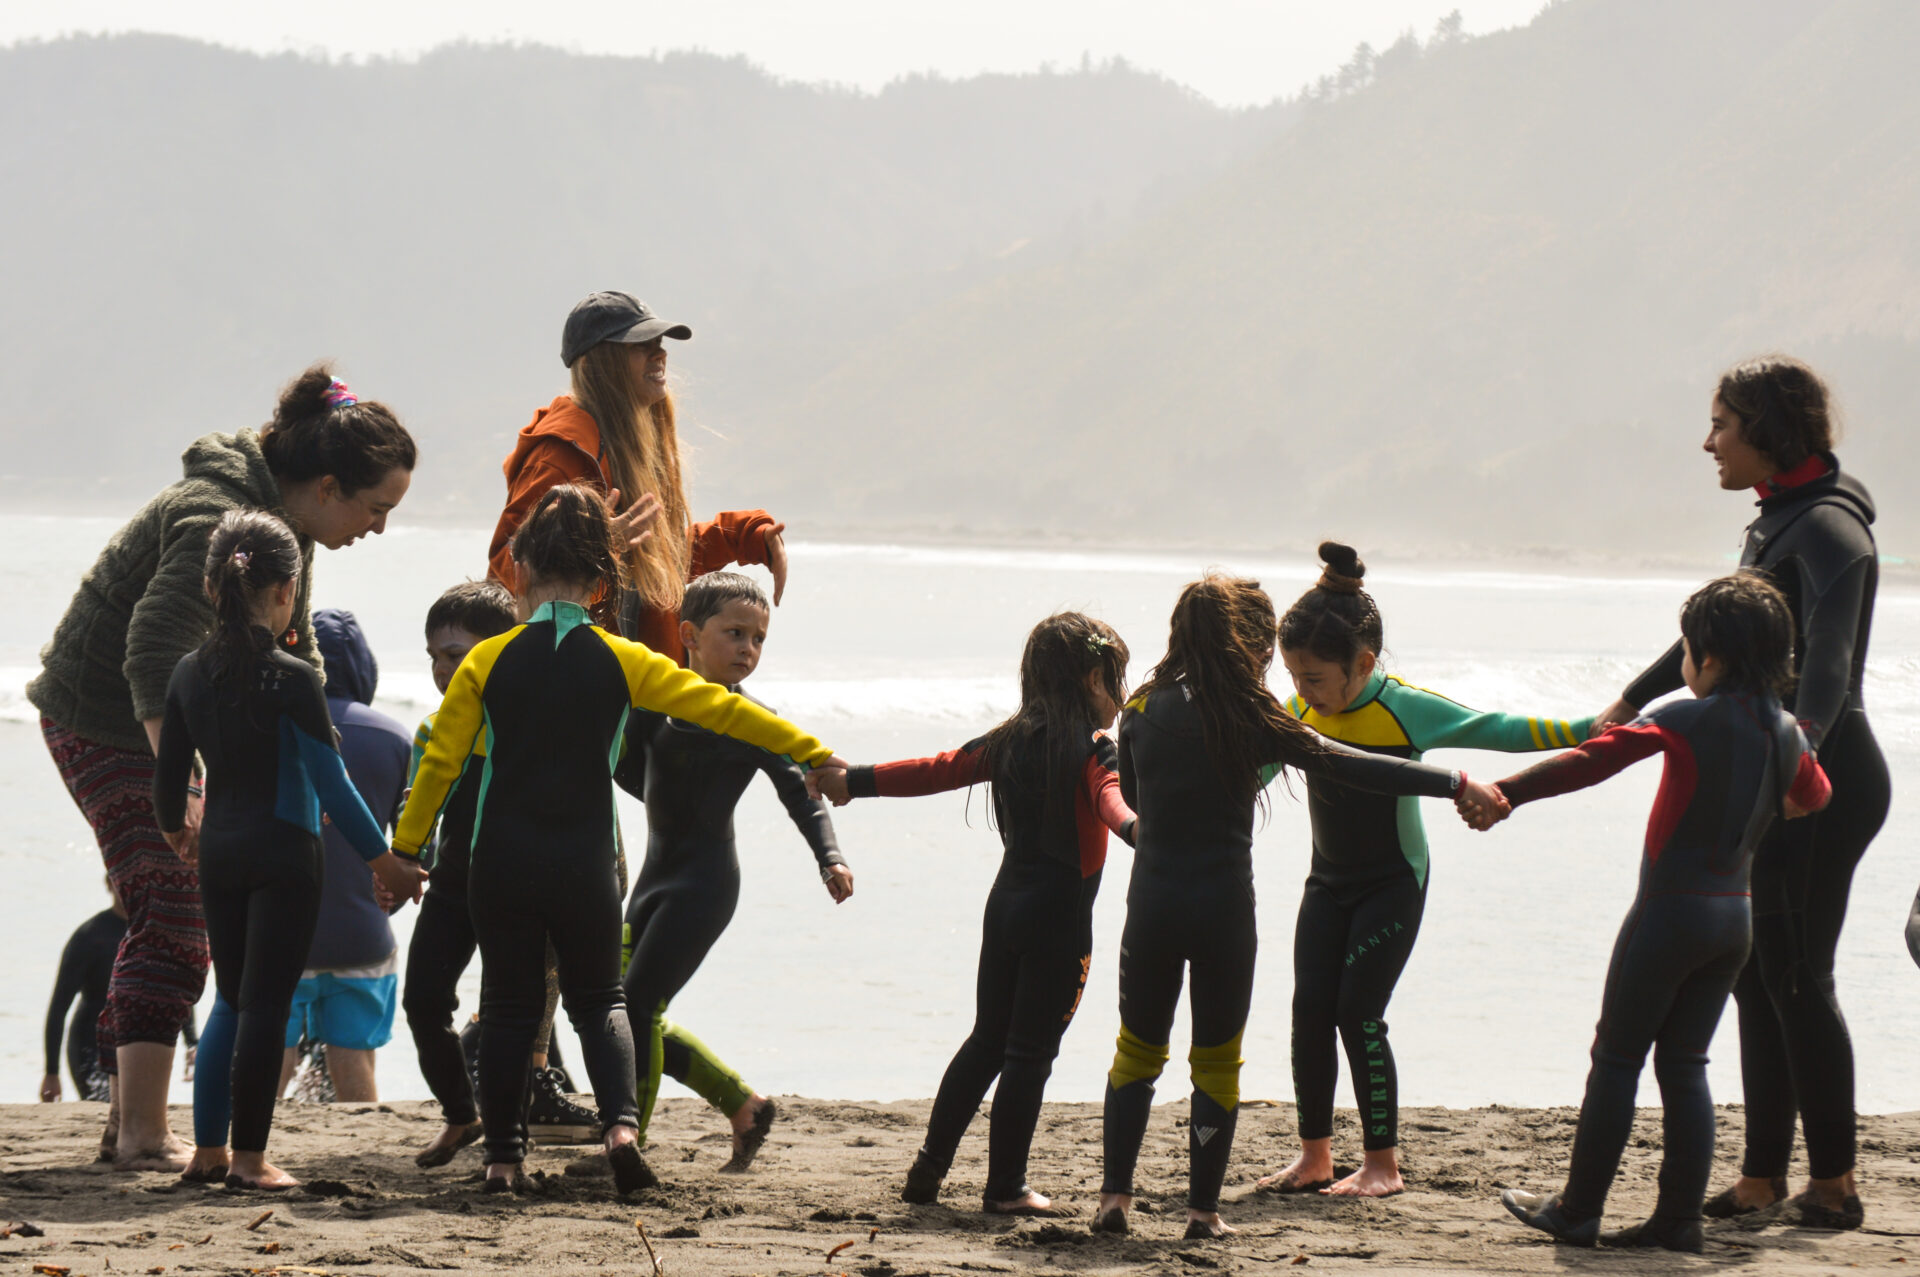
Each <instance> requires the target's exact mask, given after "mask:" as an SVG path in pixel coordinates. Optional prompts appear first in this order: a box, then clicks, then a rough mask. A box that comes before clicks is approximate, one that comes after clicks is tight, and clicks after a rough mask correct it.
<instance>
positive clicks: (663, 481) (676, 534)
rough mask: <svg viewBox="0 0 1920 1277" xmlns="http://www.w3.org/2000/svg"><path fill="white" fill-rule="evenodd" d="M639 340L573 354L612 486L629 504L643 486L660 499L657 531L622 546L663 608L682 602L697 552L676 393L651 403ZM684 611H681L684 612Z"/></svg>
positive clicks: (577, 393) (575, 376)
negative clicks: (638, 364) (691, 538)
mask: <svg viewBox="0 0 1920 1277" xmlns="http://www.w3.org/2000/svg"><path fill="white" fill-rule="evenodd" d="M632 351H633V347H632V346H629V345H627V344H626V343H624V342H617V341H603V342H601V343H600V344H599V345H597V346H594V347H592V348H591V349H589V350H588V351H587V352H586V353H585V354H583V355H581V356H580V358H578V359H576V360H574V361H573V369H572V381H573V385H572V389H573V401H574V402H575V403H576V404H578V405H580V407H582V408H584V409H586V411H587V415H588V416H590V417H592V418H593V422H594V424H595V425H596V426H598V427H599V428H600V446H601V448H602V450H603V451H604V452H605V453H606V475H607V486H608V487H609V488H618V489H619V490H620V500H621V502H622V503H623V504H626V505H631V504H632V503H633V502H635V501H637V500H639V498H640V496H641V495H642V494H643V493H648V492H651V493H653V494H654V496H656V497H658V498H659V500H660V521H659V524H658V526H657V531H656V534H655V535H654V536H650V537H648V538H647V539H646V540H645V541H642V542H641V543H640V544H639V545H638V546H635V547H634V548H633V549H631V550H625V551H623V554H622V557H623V558H625V559H626V561H627V570H628V575H629V579H630V580H631V581H632V582H633V588H634V590H636V591H637V592H638V593H639V595H640V597H641V598H643V599H645V600H646V602H647V605H648V606H649V607H652V608H656V609H658V610H660V611H663V612H670V611H673V610H674V609H676V608H679V607H680V600H681V595H682V594H683V593H684V592H685V590H686V588H687V570H688V569H687V564H688V562H689V559H690V558H691V555H692V552H693V551H692V547H691V546H690V545H689V543H688V540H687V536H686V531H687V529H688V528H689V527H690V526H692V516H691V515H690V514H689V513H688V509H687V488H686V481H685V479H684V477H683V476H682V474H681V470H680V437H679V435H678V433H677V431H676V427H675V423H674V408H673V396H672V395H671V394H669V395H666V396H664V397H662V398H661V399H660V400H658V401H657V402H655V403H654V404H652V405H651V406H648V404H647V403H646V401H645V397H644V396H643V395H642V394H641V392H640V386H639V384H638V383H637V382H636V381H635V379H634V376H633V359H632ZM685 614H686V613H685V612H684V611H682V612H681V615H682V616H684V615H685Z"/></svg>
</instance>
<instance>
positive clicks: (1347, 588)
mask: <svg viewBox="0 0 1920 1277" xmlns="http://www.w3.org/2000/svg"><path fill="white" fill-rule="evenodd" d="M1362 584H1363V582H1362V581H1361V579H1360V578H1359V577H1357V576H1345V575H1343V574H1341V573H1339V572H1335V571H1334V570H1333V569H1332V568H1322V569H1321V570H1320V580H1319V581H1318V582H1316V583H1315V585H1314V588H1315V589H1318V590H1325V591H1327V592H1328V593H1329V594H1359V593H1360V592H1361V586H1362Z"/></svg>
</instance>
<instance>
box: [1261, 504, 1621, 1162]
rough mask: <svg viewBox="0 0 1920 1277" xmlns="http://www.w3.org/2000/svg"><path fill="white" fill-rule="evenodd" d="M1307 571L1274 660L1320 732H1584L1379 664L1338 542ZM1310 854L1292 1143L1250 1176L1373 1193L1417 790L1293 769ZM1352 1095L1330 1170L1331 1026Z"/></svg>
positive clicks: (1373, 633) (1566, 738)
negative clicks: (1351, 1122)
mask: <svg viewBox="0 0 1920 1277" xmlns="http://www.w3.org/2000/svg"><path fill="white" fill-rule="evenodd" d="M1320 558H1321V559H1322V561H1323V562H1324V564H1325V570H1324V571H1323V572H1322V573H1321V576H1320V582H1319V584H1317V585H1315V586H1314V587H1313V588H1312V589H1311V590H1308V591H1307V592H1306V593H1305V594H1303V595H1301V596H1300V598H1299V600H1298V601H1297V602H1296V603H1294V605H1293V606H1292V607H1290V608H1288V609H1287V614H1286V615H1285V616H1283V617H1281V618H1280V660H1281V662H1282V663H1283V664H1284V665H1285V666H1286V668H1287V673H1288V674H1289V675H1291V676H1292V678H1293V686H1294V690H1295V692H1296V693H1297V694H1296V695H1295V696H1293V697H1291V698H1289V699H1288V701H1287V709H1288V712H1290V713H1291V714H1293V715H1294V717H1296V718H1298V719H1300V720H1301V721H1302V722H1304V723H1306V724H1307V725H1308V726H1309V727H1311V728H1313V729H1314V730H1315V731H1317V732H1319V733H1320V734H1321V735H1323V736H1327V737H1330V738H1331V739H1333V740H1337V741H1343V742H1345V743H1346V744H1349V745H1353V746H1356V747H1357V748H1360V749H1364V750H1366V751H1367V752H1369V753H1373V754H1385V755H1387V756H1389V757H1393V758H1412V759H1418V758H1419V757H1420V756H1421V755H1422V754H1423V753H1425V752H1426V751H1427V750H1430V749H1439V748H1441V747H1443V746H1447V747H1453V748H1459V749H1497V750H1504V751H1508V752H1519V751H1524V750H1536V749H1556V748H1561V747H1564V746H1567V745H1573V744H1576V743H1578V742H1579V741H1582V740H1584V739H1586V735H1587V732H1588V730H1589V728H1591V726H1592V720H1591V719H1578V720H1574V721H1568V720H1565V719H1555V718H1528V717H1524V716H1521V715H1518V714H1489V713H1481V712H1479V711H1476V710H1471V709H1468V708H1467V707H1466V706H1464V705H1461V704H1459V703H1457V702H1455V701H1450V700H1448V699H1447V698H1446V697H1444V696H1440V695H1437V694H1435V693H1433V692H1429V691H1427V690H1425V689H1424V688H1419V687H1413V686H1410V685H1409V684H1407V683H1405V682H1403V681H1402V680H1401V679H1399V678H1396V677H1394V676H1392V675H1389V674H1387V673H1386V672H1385V671H1384V670H1382V669H1381V668H1380V664H1379V658H1380V649H1381V647H1382V646H1383V644H1384V642H1385V633H1384V629H1385V627H1384V626H1383V625H1382V623H1381V619H1380V609H1379V608H1377V607H1376V606H1374V602H1373V599H1372V597H1371V596H1370V595H1369V594H1368V593H1367V592H1366V590H1365V589H1363V588H1362V585H1361V582H1362V578H1364V577H1365V575H1366V570H1367V569H1366V565H1365V564H1364V563H1362V562H1361V561H1360V556H1359V555H1358V554H1356V553H1355V552H1354V550H1353V548H1352V547H1351V546H1345V545H1341V544H1339V543H1338V542H1335V541H1328V542H1325V543H1323V544H1322V545H1321V546H1320ZM1307 810H1308V811H1309V812H1311V813H1312V817H1313V864H1312V868H1311V869H1310V870H1309V871H1308V873H1307V882H1306V889H1305V891H1304V892H1303V893H1302V895H1301V898H1300V916H1299V921H1298V922H1297V923H1296V924H1295V925H1294V932H1293V1086H1294V1095H1295V1098H1296V1099H1297V1101H1298V1112H1299V1122H1300V1155H1299V1157H1298V1158H1296V1159H1295V1160H1294V1163H1293V1164H1292V1165H1291V1166H1289V1167H1287V1168H1286V1169H1285V1170H1282V1171H1278V1172H1276V1173H1275V1174H1272V1175H1269V1176H1267V1177H1266V1178H1264V1179H1262V1180H1260V1181H1259V1184H1258V1187H1260V1188H1262V1189H1267V1190H1270V1191H1274V1192H1281V1193H1306V1192H1312V1191H1315V1190H1319V1191H1321V1192H1324V1193H1329V1194H1332V1195H1337V1196H1357V1197H1384V1196H1386V1195H1388V1194H1391V1193H1398V1192H1400V1191H1401V1190H1402V1189H1404V1188H1405V1187H1406V1185H1405V1184H1404V1183H1403V1182H1402V1181H1401V1178H1400V1158H1399V1148H1398V1145H1399V1142H1400V1140H1399V1133H1398V1131H1399V1110H1400V1102H1399V1080H1398V1075H1397V1073H1396V1071H1395V1067H1394V1060H1393V1048H1392V1047H1391V1046H1390V1045H1389V1044H1388V1041H1387V1020H1386V1014H1387V1003H1388V1001H1389V1000H1390V999H1391V998H1392V997H1393V989H1394V985H1396V984H1397V983H1398V982H1399V980H1400V973H1401V972H1402V971H1403V970H1404V969H1405V968H1406V965H1407V959H1408V958H1409V957H1410V956H1412V953H1413V943H1414V940H1415V938H1416V937H1417V936H1418V935H1419V934H1420V918H1421V915H1422V913H1424V912H1425V909H1426V902H1427V835H1426V830H1425V828H1424V827H1423V826H1422V824H1421V820H1420V804H1419V802H1418V800H1416V799H1413V798H1393V797H1389V796H1387V795H1384V794H1368V793H1362V792H1360V791H1359V790H1355V789H1349V788H1348V787H1347V786H1345V785H1341V784H1337V783H1335V782H1334V781H1332V780H1329V779H1328V778H1326V777H1323V776H1308V777H1307ZM1336 1033H1337V1034H1338V1037H1339V1041H1340V1043H1342V1044H1344V1045H1345V1047H1346V1055H1347V1069H1348V1073H1349V1075H1350V1077H1351V1078H1352V1082H1353V1089H1354V1096H1355V1099H1356V1100H1357V1101H1358V1103H1359V1110H1360V1127H1361V1142H1362V1146H1363V1147H1364V1149H1365V1150H1366V1153H1365V1160H1364V1162H1363V1164H1362V1165H1361V1167H1360V1169H1359V1170H1357V1171H1355V1172H1353V1173H1352V1174H1351V1175H1348V1176H1347V1177H1346V1178H1344V1179H1342V1180H1340V1181H1339V1182H1338V1183H1335V1182H1334V1170H1333V1099H1334V1092H1335V1083H1336V1082H1337V1080H1338V1077H1339V1064H1338V1047H1337V1046H1336V1043H1335V1035H1336Z"/></svg>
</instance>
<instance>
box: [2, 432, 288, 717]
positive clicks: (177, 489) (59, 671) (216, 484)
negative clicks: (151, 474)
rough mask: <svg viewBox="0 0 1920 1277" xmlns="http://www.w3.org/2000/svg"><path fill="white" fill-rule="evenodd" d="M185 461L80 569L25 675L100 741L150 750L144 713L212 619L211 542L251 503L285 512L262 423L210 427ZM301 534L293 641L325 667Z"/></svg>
mask: <svg viewBox="0 0 1920 1277" xmlns="http://www.w3.org/2000/svg"><path fill="white" fill-rule="evenodd" d="M180 460H181V462H182V464H183V466H184V469H185V475H184V477H182V478H181V479H180V480H179V481H178V482H177V483H174V484H173V485H171V486H170V487H168V488H166V489H164V490H163V491H162V492H161V493H160V495H158V496H156V497H155V498H154V499H153V500H151V501H149V502H147V504H146V507H145V508H144V509H142V510H141V511H140V513H138V514H136V515H134V516H133V518H132V519H130V520H129V521H128V522H127V524H126V526H125V527H123V528H121V529H120V530H119V531H118V532H116V533H114V534H113V539H112V540H110V541H108V542H107V547H106V549H104V550H102V551H101V552H100V557H99V558H98V559H96V560H95V561H94V564H93V566H92V567H91V568H89V569H88V570H87V574H86V575H85V576H83V577H81V578H80V589H79V590H78V591H77V592H76V593H75V594H74V596H73V602H72V603H69V604H68V605H67V613H66V615H65V616H63V617H61V618H60V624H59V627H58V628H56V629H55V630H54V632H53V641H52V642H50V643H48V644H47V646H46V647H45V648H44V649H42V651H41V653H40V663H41V665H42V666H43V667H44V668H43V669H42V670H41V673H40V677H38V678H36V679H34V680H33V682H31V683H29V684H28V685H27V699H29V700H31V701H32V702H33V704H34V706H35V707H36V708H37V709H39V711H40V712H41V713H42V714H45V715H46V716H47V717H48V718H50V719H52V720H53V721H54V722H56V723H58V724H60V726H62V727H65V728H67V729H68V730H70V731H72V732H75V733H77V734H79V735H81V736H84V737H86V738H87V739H88V740H92V741H97V742H99V743H100V744H102V745H112V746H115V747H117V748H120V749H129V750H138V751H140V752H142V753H145V752H147V750H148V749H149V745H148V742H147V733H146V729H145V728H143V727H142V726H141V722H142V721H143V720H145V719H149V718H159V717H160V716H161V715H162V714H163V713H165V711H166V704H167V683H168V682H169V680H171V679H172V678H173V667H174V666H175V665H178V664H179V663H180V658H181V657H183V656H185V655H186V654H187V653H188V652H191V651H192V650H193V649H194V648H196V647H198V646H200V644H201V642H202V641H203V640H204V639H205V638H206V637H207V633H208V631H210V630H211V629H212V628H213V605H212V604H211V603H209V602H208V601H207V595H206V589H205V574H206V560H207V541H208V540H209V539H210V538H211V537H212V536H213V530H214V528H215V527H216V526H217V525H218V524H219V522H220V516H222V515H224V514H225V513H226V512H227V511H229V510H243V509H247V508H254V509H260V510H269V511H272V512H273V513H275V514H283V513H284V512H283V511H282V510H281V509H280V485H279V484H278V483H276V482H274V478H273V472H272V471H270V470H268V469H267V460H266V458H265V457H264V456H262V455H261V452H260V436H259V435H257V434H255V433H254V432H253V431H251V430H242V431H240V432H239V433H238V434H231V435H221V434H212V435H204V436H202V437H201V438H199V439H196V440H194V441H193V444H192V446H190V447H189V448H188V449H187V450H186V452H185V453H184V454H182V456H181V458H180ZM299 540H300V559H301V572H300V586H299V590H298V592H297V593H296V594H295V595H294V600H293V631H294V633H295V635H296V636H297V638H296V641H295V643H294V644H293V646H291V647H290V648H289V649H288V650H289V651H291V652H292V653H293V654H294V655H295V656H298V657H301V658H302V659H304V660H306V661H309V662H311V663H312V664H313V665H315V666H316V667H318V666H319V664H320V658H319V654H318V652H317V650H316V649H315V648H314V646H313V636H312V635H311V634H310V633H308V622H307V606H308V597H309V592H310V590H311V583H312V580H313V542H312V540H311V539H309V538H307V537H301V538H299Z"/></svg>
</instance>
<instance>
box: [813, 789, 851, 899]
mask: <svg viewBox="0 0 1920 1277" xmlns="http://www.w3.org/2000/svg"><path fill="white" fill-rule="evenodd" d="M842 774H843V775H844V774H845V773H842ZM820 881H822V882H824V883H826V884H827V894H828V895H830V896H832V897H833V903H835V904H837V905H839V904H845V903H846V902H847V897H848V896H851V895H852V894H853V870H851V869H849V868H847V867H846V866H845V865H828V866H827V867H826V868H825V869H822V870H821V871H820Z"/></svg>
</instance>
